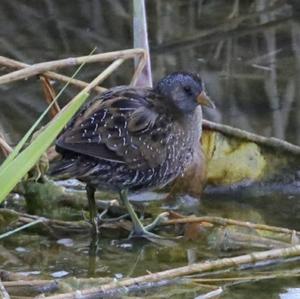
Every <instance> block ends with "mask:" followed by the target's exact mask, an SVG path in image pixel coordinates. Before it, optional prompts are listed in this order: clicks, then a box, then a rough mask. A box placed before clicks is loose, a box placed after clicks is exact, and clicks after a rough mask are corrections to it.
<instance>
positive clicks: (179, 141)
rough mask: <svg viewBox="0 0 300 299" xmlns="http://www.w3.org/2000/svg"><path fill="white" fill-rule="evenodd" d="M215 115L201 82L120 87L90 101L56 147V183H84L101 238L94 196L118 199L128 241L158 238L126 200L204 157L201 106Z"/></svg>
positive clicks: (180, 79)
mask: <svg viewBox="0 0 300 299" xmlns="http://www.w3.org/2000/svg"><path fill="white" fill-rule="evenodd" d="M203 105H204V106H208V107H210V108H214V107H215V106H214V104H213V102H212V101H211V100H210V98H209V97H208V96H207V94H206V92H205V89H204V84H203V82H202V79H201V78H200V76H199V75H198V74H195V73H189V72H174V73H170V74H168V75H166V76H165V77H163V78H162V79H161V80H159V81H158V82H157V84H156V85H155V86H154V87H153V88H149V87H147V88H145V87H144V88H143V87H131V86H117V87H113V88H111V89H109V90H107V91H105V92H103V93H102V94H100V95H98V96H96V97H95V98H93V99H91V100H89V101H88V102H87V103H86V104H85V105H84V106H83V107H82V108H81V110H80V111H79V112H78V113H77V114H76V115H75V116H74V117H73V119H71V121H70V122H69V124H68V125H67V126H66V128H65V129H64V131H63V132H62V133H61V135H60V136H59V137H58V139H57V140H56V151H57V152H58V153H60V154H61V155H62V158H61V160H60V161H59V162H58V164H57V165H56V166H55V167H54V169H52V174H53V175H60V176H63V177H64V178H77V179H78V180H80V181H82V182H84V183H86V192H87V198H88V202H89V212H90V220H91V222H92V224H93V227H94V229H95V231H96V232H98V230H97V212H96V203H95V191H96V190H97V189H100V190H108V191H112V192H118V193H119V197H120V201H121V202H122V203H123V204H124V206H125V207H126V209H127V211H128V213H129V215H130V217H131V220H132V226H133V227H132V232H131V234H130V236H131V237H144V238H146V239H152V238H156V237H157V238H159V237H160V236H158V235H156V234H153V233H152V232H151V231H150V230H149V229H147V227H149V226H147V227H145V226H144V225H143V224H142V223H141V221H140V219H139V218H138V216H137V215H136V213H135V211H134V209H133V207H132V205H131V203H130V202H129V200H128V192H139V191H143V190H151V189H159V188H162V187H164V186H165V185H167V184H168V183H170V182H172V181H173V180H175V179H176V178H177V177H180V176H182V175H183V173H184V171H185V170H186V169H187V168H188V167H189V166H190V165H191V164H192V162H193V158H194V157H195V156H199V155H198V154H199V152H198V151H199V150H201V149H200V148H199V139H200V137H201V133H202V125H201V124H202V109H201V106H203Z"/></svg>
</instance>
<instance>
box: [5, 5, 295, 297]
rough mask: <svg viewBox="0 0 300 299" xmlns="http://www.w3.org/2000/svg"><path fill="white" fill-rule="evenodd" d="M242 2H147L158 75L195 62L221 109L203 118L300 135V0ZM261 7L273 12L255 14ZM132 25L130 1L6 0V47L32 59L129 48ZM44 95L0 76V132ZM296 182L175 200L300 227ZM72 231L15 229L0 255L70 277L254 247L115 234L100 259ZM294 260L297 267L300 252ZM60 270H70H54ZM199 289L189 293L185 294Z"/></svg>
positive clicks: (115, 273)
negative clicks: (54, 235) (130, 239)
mask: <svg viewBox="0 0 300 299" xmlns="http://www.w3.org/2000/svg"><path fill="white" fill-rule="evenodd" d="M234 2H236V1H228V2H226V4H225V3H224V1H218V0H214V1H183V0H164V1H159V0H153V1H152V0H151V1H148V2H147V8H148V15H149V19H148V24H149V34H150V46H151V58H152V69H153V74H154V78H155V80H157V79H159V78H161V77H162V76H163V75H164V74H166V73H168V72H171V71H176V70H191V71H196V72H199V73H200V74H201V75H202V77H203V79H204V81H205V82H206V86H207V90H208V93H209V94H210V96H211V98H212V99H213V100H214V101H215V103H216V105H217V107H218V110H217V111H216V112H214V113H211V112H209V111H205V115H206V117H207V118H210V119H213V120H215V121H218V122H222V123H226V124H230V125H233V126H236V127H239V128H244V129H246V130H249V131H252V132H257V133H259V134H262V135H265V136H275V137H279V138H283V139H286V140H288V141H290V142H293V143H296V144H300V122H299V121H300V100H299V97H300V93H299V88H297V87H298V85H299V83H300V59H299V57H300V42H299V40H300V35H299V33H300V22H299V19H300V18H299V4H298V2H297V1H274V3H275V6H274V7H271V8H270V7H268V6H267V3H269V2H271V1H263V0H256V1H239V2H240V7H239V11H234V6H233V4H234ZM287 2H288V3H289V4H288V3H287ZM236 3H237V2H236ZM261 10H265V11H266V13H258V11H261ZM234 12H235V14H234ZM232 13H233V14H232ZM131 31H132V29H131V5H130V2H129V1H107V0H106V1H100V0H95V1H90V2H86V1H82V0H74V1H72V5H70V1H66V0H64V1H59V2H55V1H47V0H43V1H38V2H37V1H33V0H28V1H26V2H24V1H20V0H9V1H8V0H5V1H1V3H0V44H1V55H3V56H8V57H11V58H15V59H17V60H21V61H24V62H27V63H35V62H40V61H45V60H50V59H51V60H52V59H58V58H63V57H70V56H77V55H86V54H87V53H89V52H90V50H91V49H92V48H94V46H97V47H98V51H99V52H103V51H111V50H119V49H124V48H130V47H131V45H132V39H131ZM86 69H87V71H86V72H83V73H82V74H81V75H80V77H81V78H82V79H84V80H90V79H91V78H93V77H94V76H95V75H96V74H97V73H98V72H99V66H88V67H87V68H86ZM130 72H131V66H129V65H127V66H124V67H123V68H121V70H120V72H118V74H117V75H114V76H113V77H112V78H111V79H109V80H107V81H106V82H104V85H105V86H107V87H109V86H113V85H116V84H125V83H128V77H129V74H131V73H130ZM66 73H68V74H71V73H72V70H70V71H67V72H66ZM69 94H71V92H69V93H68V95H69ZM66 98H67V96H66ZM42 99H43V95H42V92H41V87H40V84H39V83H38V82H37V80H36V78H32V79H29V80H27V81H24V82H20V83H14V84H9V85H5V86H0V107H1V110H0V131H4V132H5V133H6V134H7V137H8V139H9V140H11V141H12V142H13V143H14V142H16V141H17V140H18V139H19V138H20V137H21V136H22V135H23V134H24V132H25V131H26V129H28V127H29V126H30V124H31V123H32V121H33V120H34V119H36V118H37V116H38V114H39V113H40V112H41V111H43V110H44V109H45V106H46V104H45V103H44V101H43V100H42ZM298 187H299V185H295V186H293V188H291V189H289V188H284V190H285V192H282V189H283V188H276V186H273V187H272V188H271V187H270V188H269V189H268V190H267V189H264V190H261V189H260V188H259V187H258V188H257V189H255V188H252V189H247V188H244V189H243V190H237V191H235V192H218V190H215V189H208V190H207V193H206V194H204V196H203V198H202V199H201V201H200V203H198V202H195V201H193V200H190V199H189V198H185V199H182V200H181V201H179V202H177V203H176V204H173V205H171V207H173V208H174V207H176V208H177V209H180V211H182V210H185V212H186V213H190V212H191V211H193V212H196V214H199V215H219V216H223V217H231V218H234V219H241V220H249V221H254V222H258V223H267V224H270V225H277V226H283V227H289V228H294V229H298V230H300V221H299V217H300V216H299V215H300V195H299V194H300V191H299V189H300V188H298ZM163 206H164V207H165V208H170V206H166V205H165V204H164V205H163ZM66 238H69V236H66ZM71 239H72V241H70V240H69V241H66V240H63V241H62V242H61V243H62V244H58V241H57V240H52V239H51V238H48V237H46V236H40V235H35V234H26V233H22V234H18V235H16V236H14V237H11V238H9V239H6V240H5V241H1V245H2V246H3V247H4V248H5V249H6V250H9V252H10V253H11V255H12V258H11V259H8V258H7V257H6V258H3V256H2V257H1V258H0V267H1V268H4V269H6V270H11V271H15V272H32V271H37V272H36V274H35V275H36V277H38V278H52V277H53V275H54V274H55V273H56V272H58V271H66V273H65V274H66V277H68V276H73V275H74V276H78V277H91V276H96V277H102V276H103V277H106V276H109V277H117V278H120V277H125V276H137V275H142V274H145V273H146V271H147V270H148V271H151V272H155V271H160V270H164V269H170V268H174V267H177V266H182V265H186V264H187V263H189V262H193V261H202V260H205V259H210V258H216V257H221V256H224V255H231V254H232V255H235V254H240V253H243V252H246V251H247V250H240V251H239V252H229V253H228V252H222V251H220V250H218V249H217V248H214V247H213V245H212V244H209V243H206V242H204V241H203V242H202V241H198V242H195V241H178V242H177V246H174V247H172V248H165V247H158V246H157V245H153V244H144V243H140V242H138V243H134V244H133V245H132V244H130V243H128V244H127V243H126V244H127V245H128V246H127V247H126V246H124V245H123V247H119V246H116V245H112V241H113V238H107V239H103V240H101V241H100V247H99V250H98V251H97V253H96V257H94V256H92V255H90V254H89V252H90V251H89V245H90V238H89V237H88V236H78V237H76V238H74V236H71ZM66 244H67V245H70V246H68V247H67V246H66ZM277 267H279V266H277V265H274V266H269V267H267V269H266V270H267V271H273V270H274V269H277ZM286 267H287V268H290V269H292V268H297V267H298V268H299V262H293V263H288V264H287V265H286ZM60 274H61V275H63V274H64V273H63V272H58V273H56V275H60ZM54 276H55V275H54ZM299 286H300V282H299V279H297V278H288V279H276V280H275V279H274V280H266V281H261V282H256V283H254V282H252V283H245V284H240V285H236V286H228V287H227V288H226V290H225V292H224V293H223V294H222V295H221V296H220V298H239V299H240V298H254V297H255V298H257V299H259V298H283V299H286V298H300V295H299V289H297V288H299ZM178 288H180V287H178ZM293 292H294V293H296V295H295V294H294V295H293ZM297 292H298V293H297ZM197 294H198V295H199V293H197V292H196V293H192V294H188V293H187V295H186V298H194V297H196V296H197ZM176 296H177V298H183V297H182V296H183V295H176ZM297 296H298V297H297ZM172 298H175V297H172Z"/></svg>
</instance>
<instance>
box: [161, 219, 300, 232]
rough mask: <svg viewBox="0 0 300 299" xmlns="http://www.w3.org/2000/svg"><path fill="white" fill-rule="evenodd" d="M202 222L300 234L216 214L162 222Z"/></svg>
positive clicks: (168, 223)
mask: <svg viewBox="0 0 300 299" xmlns="http://www.w3.org/2000/svg"><path fill="white" fill-rule="evenodd" d="M200 222H209V223H214V224H219V225H224V226H225V225H238V226H243V227H248V228H254V229H259V230H266V231H272V232H276V233H284V234H289V235H293V234H295V233H296V234H297V235H299V236H300V232H298V231H295V230H292V229H288V228H283V227H278V226H271V225H266V224H256V223H252V222H245V221H239V220H234V219H229V218H222V217H216V216H203V217H184V218H178V219H171V220H168V221H165V222H162V223H161V225H170V224H186V223H200Z"/></svg>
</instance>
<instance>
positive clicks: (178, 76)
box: [156, 72, 215, 113]
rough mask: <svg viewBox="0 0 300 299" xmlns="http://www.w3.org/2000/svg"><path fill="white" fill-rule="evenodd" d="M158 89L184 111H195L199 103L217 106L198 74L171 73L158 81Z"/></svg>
mask: <svg viewBox="0 0 300 299" xmlns="http://www.w3.org/2000/svg"><path fill="white" fill-rule="evenodd" d="M156 90H157V91H158V92H159V93H160V94H161V95H162V96H163V97H164V98H166V99H168V100H169V101H171V102H170V105H174V107H176V108H177V109H178V110H179V111H181V112H183V113H190V112H193V111H194V110H195V109H196V107H198V105H204V106H208V107H210V108H215V105H214V103H213V102H212V101H211V100H210V98H209V97H208V96H207V95H206V93H205V90H204V88H203V83H202V80H201V78H200V77H199V76H198V75H196V74H192V73H186V72H176V73H171V74H170V75H168V76H166V77H164V78H163V79H161V80H160V81H159V82H158V83H157V85H156Z"/></svg>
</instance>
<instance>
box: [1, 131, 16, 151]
mask: <svg viewBox="0 0 300 299" xmlns="http://www.w3.org/2000/svg"><path fill="white" fill-rule="evenodd" d="M0 148H1V149H2V151H3V153H4V155H5V156H8V155H9V154H10V153H11V152H12V151H13V149H12V148H11V147H10V145H9V144H8V143H7V142H6V140H5V139H4V136H3V135H2V134H1V133H0Z"/></svg>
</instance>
